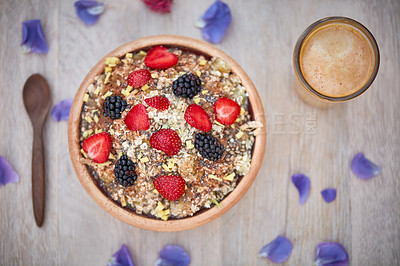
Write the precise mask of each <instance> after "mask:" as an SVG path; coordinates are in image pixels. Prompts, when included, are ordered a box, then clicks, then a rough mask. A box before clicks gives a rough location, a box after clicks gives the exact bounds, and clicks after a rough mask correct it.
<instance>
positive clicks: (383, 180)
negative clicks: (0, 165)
mask: <svg viewBox="0 0 400 266" xmlns="http://www.w3.org/2000/svg"><path fill="white" fill-rule="evenodd" d="M212 2H213V0H203V1H194V0H186V1H184V0H175V1H174V4H173V5H172V12H171V13H170V14H165V15H160V14H157V13H152V12H150V11H149V10H148V9H146V8H145V7H144V6H143V4H142V2H141V1H129V0H120V1H107V10H106V12H105V13H104V14H103V15H102V16H101V17H100V19H99V21H98V22H97V23H96V24H95V25H93V26H91V27H87V26H85V25H84V24H83V23H82V22H81V21H79V20H78V19H77V17H76V14H75V10H74V7H73V3H74V1H72V0H70V1H61V0H54V1H50V0H40V1H39V0H30V1H28V0H21V1H12V0H3V1H0V33H1V34H0V58H1V59H2V60H0V78H1V79H0V80H2V86H0V93H1V95H2V97H1V99H0V102H1V104H0V113H1V119H0V136H1V138H2V139H1V141H0V155H1V156H3V157H5V158H6V159H7V160H8V161H10V162H11V165H12V166H13V167H14V169H15V170H16V171H17V173H18V174H19V175H20V182H19V183H16V184H8V185H7V186H5V187H0V198H1V201H0V210H1V215H0V232H1V238H0V264H1V265H104V264H106V262H107V260H108V258H110V256H111V255H112V254H113V253H114V252H115V251H116V250H118V249H119V247H120V246H121V245H122V243H126V244H127V245H128V247H129V249H130V251H131V255H132V257H133V260H134V261H135V264H136V265H152V264H153V263H154V261H155V260H156V258H157V256H158V252H159V251H160V250H161V249H162V247H163V246H164V245H166V244H179V245H181V246H182V247H184V248H185V250H187V251H188V253H189V254H190V256H191V259H192V264H191V265H266V264H267V265H273V264H272V263H270V262H268V261H267V260H264V259H260V258H257V253H258V251H259V250H260V249H261V247H262V246H263V245H265V244H266V243H268V242H269V241H271V240H272V239H274V238H275V237H276V236H277V235H284V236H286V237H288V238H289V239H291V241H292V242H293V246H294V249H293V252H292V254H291V256H290V257H289V259H288V260H287V261H286V262H285V263H283V265H311V264H312V263H313V261H314V257H315V252H316V250H315V247H316V245H317V244H318V243H319V242H322V241H338V242H340V243H342V244H343V245H344V247H345V248H346V249H347V251H348V253H349V255H350V264H351V265H399V264H400V252H399V250H400V237H399V236H400V225H399V221H400V208H399V206H400V180H399V174H398V173H399V171H400V167H399V165H400V138H399V136H398V135H399V134H398V132H400V120H399V117H400V109H399V106H400V88H399V86H400V75H399V73H400V63H399V62H400V55H399V51H400V28H399V27H398V25H400V2H399V1H397V0H388V1H377V0H365V1H361V0H356V1H345V0H338V1H318V0H303V1H290V0H281V1H273V0H267V1H266V0H252V1H234V0H225V2H226V3H228V5H229V6H230V8H231V11H232V17H233V20H232V25H231V27H230V28H229V29H228V31H227V34H226V36H225V38H224V40H223V41H222V43H221V44H218V45H216V47H218V48H219V49H221V50H222V51H224V52H226V53H227V54H228V55H229V56H231V57H232V58H233V59H234V60H235V61H237V62H238V63H239V64H240V65H241V66H242V68H243V69H244V70H245V71H246V73H247V74H248V75H249V76H250V78H251V79H252V81H253V83H254V85H255V87H256V88H257V90H258V93H259V94H260V97H261V99H262V102H263V105H264V110H265V113H266V115H267V124H268V137H267V139H268V141H267V146H266V153H265V156H264V160H263V162H262V167H261V169H260V172H259V174H258V176H257V178H256V180H255V181H254V184H253V185H252V186H251V188H250V189H249V191H248V192H247V193H246V195H245V196H244V197H243V199H242V200H241V201H240V202H239V203H238V204H237V205H235V206H234V207H233V208H232V209H231V210H230V211H228V212H227V213H226V214H224V215H223V216H221V217H220V218H218V219H216V220H215V221H213V222H211V223H209V224H206V225H204V226H201V227H199V228H196V229H193V230H188V231H183V232H176V233H162V232H151V231H146V230H142V229H138V228H135V227H132V226H129V225H127V224H125V223H123V222H120V221H119V220H117V219H115V218H114V217H112V216H111V215H109V214H107V213H106V212H104V211H103V210H102V209H101V208H100V207H99V206H98V205H97V204H96V203H95V202H94V201H93V200H92V199H91V198H90V197H89V196H88V195H87V193H86V192H85V191H84V189H83V188H82V186H81V185H80V183H79V181H78V179H77V178H76V176H75V173H74V171H73V168H72V164H71V162H70V159H69V154H68V144H67V143H68V142H67V123H66V122H60V123H56V122H54V121H52V120H51V119H48V120H47V122H46V125H45V128H44V131H43V137H44V140H45V147H44V149H45V153H44V154H45V159H46V161H47V162H49V163H48V164H47V165H46V172H47V176H48V177H49V178H47V180H46V187H47V190H46V192H47V195H46V203H47V206H46V220H45V222H44V224H43V226H42V227H41V228H37V226H36V225H35V222H34V218H33V216H32V215H31V197H32V195H31V192H30V189H31V187H30V176H31V170H30V169H31V166H30V160H31V148H30V147H31V143H32V136H33V134H32V133H33V132H32V129H31V126H30V123H29V118H28V116H27V115H26V114H25V111H24V107H23V102H22V96H21V95H22V87H23V84H24V82H25V80H26V79H27V78H28V77H29V76H30V75H31V74H32V73H42V74H43V75H44V76H45V77H46V78H47V79H48V81H49V85H50V87H51V93H52V97H53V103H57V102H58V101H60V100H63V99H66V98H72V97H73V96H74V95H75V93H76V90H77V88H78V87H79V85H80V83H81V82H82V80H83V78H84V77H85V76H86V74H87V73H88V72H89V70H90V69H91V68H92V67H93V66H94V64H95V63H96V62H97V61H98V60H99V59H100V58H101V57H102V56H103V55H105V54H106V53H107V52H109V51H110V50H112V49H114V48H116V47H118V46H120V45H122V44H123V43H126V42H129V41H131V40H134V39H137V38H140V37H144V36H148V35H155V34H177V35H184V36H188V37H192V38H195V39H202V37H201V31H200V30H199V29H197V28H195V27H194V22H195V20H196V19H197V18H198V17H200V16H201V15H202V13H203V12H204V11H205V10H206V8H207V7H208V6H209V5H210V4H211V3H212ZM334 15H338V16H346V17H350V18H353V19H355V20H357V21H360V22H361V23H362V24H364V25H365V26H366V27H367V28H368V29H369V30H370V31H371V32H372V33H373V34H374V36H375V38H376V40H377V42H378V45H379V48H380V52H381V66H380V70H379V73H378V76H377V78H376V80H375V82H374V83H373V85H372V86H371V88H369V89H368V91H367V92H366V93H364V94H363V95H361V96H360V97H358V98H357V99H355V100H353V101H351V102H348V103H345V104H342V105H339V106H334V107H331V108H326V109H318V108H315V107H312V106H310V105H307V104H305V103H304V102H303V101H302V100H301V99H300V98H299V97H298V95H297V94H296V93H295V89H294V88H295V81H296V76H295V74H294V71H293V64H292V54H293V48H294V45H295V43H296V40H297V38H298V36H299V35H300V34H301V33H302V32H303V30H304V29H305V28H306V27H307V26H309V25H310V24H311V23H312V22H314V21H316V20H318V19H320V18H323V17H328V16H334ZM27 19H41V21H42V25H43V29H44V33H45V35H46V38H47V40H48V43H49V46H50V51H49V53H48V54H47V55H23V54H22V49H21V48H20V46H19V44H20V42H21V22H22V21H24V20H27ZM357 152H364V153H365V155H366V156H367V157H368V158H369V159H371V160H372V161H374V162H375V163H377V164H378V165H381V166H382V167H383V172H382V174H381V175H379V176H377V177H375V178H373V179H371V180H368V181H364V180H360V179H358V178H357V177H355V176H354V174H352V172H351V171H350V161H351V159H352V157H353V156H354V154H356V153H357ZM296 172H303V173H305V174H307V175H308V176H309V177H310V179H311V193H310V197H309V199H308V200H307V202H306V203H305V204H304V205H302V206H300V205H299V203H298V193H297V191H296V189H295V188H294V186H293V184H292V183H291V181H290V177H291V175H292V174H294V173H296ZM327 187H333V188H336V189H337V190H338V195H337V198H336V200H335V201H334V202H332V203H330V204H326V203H325V202H324V201H323V200H322V197H321V195H320V191H321V190H322V189H324V188H327Z"/></svg>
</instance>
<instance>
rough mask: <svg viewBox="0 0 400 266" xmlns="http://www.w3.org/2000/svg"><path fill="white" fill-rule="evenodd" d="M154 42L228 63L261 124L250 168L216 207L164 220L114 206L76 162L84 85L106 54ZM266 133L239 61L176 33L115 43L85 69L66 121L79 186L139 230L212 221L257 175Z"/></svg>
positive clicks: (121, 53)
mask: <svg viewBox="0 0 400 266" xmlns="http://www.w3.org/2000/svg"><path fill="white" fill-rule="evenodd" d="M157 45H164V46H167V47H178V48H181V49H185V50H189V51H192V52H195V53H198V54H202V55H205V56H209V57H219V58H221V59H223V60H224V61H226V62H227V63H228V64H229V65H230V66H231V69H232V72H234V73H236V74H237V75H238V76H239V77H240V79H241V81H242V82H241V84H242V85H243V86H244V87H245V88H246V90H247V92H248V97H249V101H250V103H251V106H252V109H253V118H254V120H255V121H259V122H261V123H262V124H263V127H262V128H261V131H260V132H259V134H258V135H257V136H256V137H255V143H254V144H253V147H254V151H253V157H252V162H251V167H250V171H249V172H248V173H247V174H246V175H245V176H243V178H242V180H241V181H240V182H239V184H238V185H237V186H236V187H235V189H234V190H233V191H232V192H231V193H229V194H228V195H227V196H226V197H225V198H224V199H223V200H222V201H221V202H220V207H219V208H218V207H217V206H214V207H212V208H210V209H207V210H205V211H203V212H201V213H198V214H195V215H194V216H191V217H186V218H182V219H176V220H173V219H172V220H167V221H163V220H158V219H154V218H148V217H146V216H144V215H139V214H136V213H135V212H134V211H132V210H129V209H127V208H124V207H121V206H120V205H118V204H117V203H116V202H114V201H113V200H112V199H111V198H109V197H108V196H106V195H105V194H104V193H103V192H102V191H101V190H100V189H99V187H98V185H97V184H96V181H95V180H94V179H93V178H92V176H91V175H90V173H89V171H88V169H87V167H86V165H84V164H82V163H80V161H79V159H80V158H81V152H80V150H81V146H80V143H79V134H80V130H79V128H80V126H79V125H80V114H81V110H82V105H83V101H82V98H83V95H84V94H85V92H86V88H87V87H88V86H89V85H90V84H92V83H93V82H94V78H95V77H96V76H98V75H99V74H101V73H102V72H103V71H104V61H105V59H106V58H107V57H118V58H121V57H123V56H124V55H125V54H126V53H128V52H135V51H139V50H148V49H149V48H150V47H152V46H157ZM266 135H267V128H266V120H265V113H264V109H263V105H262V102H261V99H260V97H259V95H258V93H257V90H256V88H255V87H254V85H253V83H252V81H251V80H250V78H249V76H248V75H247V74H246V73H245V72H244V70H243V69H242V68H241V67H240V66H239V64H238V63H236V62H235V61H234V60H233V59H232V58H231V57H230V56H228V55H227V54H225V53H224V52H222V51H221V50H219V49H218V48H216V47H214V46H212V45H210V44H208V43H206V42H203V41H200V40H197V39H192V38H189V37H184V36H179V35H153V36H148V37H143V38H140V39H136V40H133V41H130V42H128V43H125V44H123V45H121V46H119V47H118V48H116V49H114V50H112V51H111V52H110V53H108V54H107V55H105V56H104V57H103V58H101V59H100V60H99V61H98V62H97V64H96V65H95V66H94V67H93V68H92V69H91V70H90V71H89V73H88V74H87V75H86V77H85V78H84V80H83V81H82V83H81V85H80V86H79V89H78V91H77V92H76V95H75V97H74V100H73V103H72V107H71V111H70V116H69V120H68V147H69V153H70V157H71V161H72V165H73V168H74V170H75V173H76V175H77V177H78V179H79V181H80V183H81V185H82V186H83V188H84V189H85V190H86V192H87V193H88V194H89V195H90V197H91V198H92V199H93V200H94V201H95V202H96V203H97V204H98V205H99V206H100V207H102V208H103V209H104V210H105V211H106V212H107V213H109V214H111V215H112V216H114V217H115V218H117V219H119V220H121V221H123V222H125V223H127V224H130V225H132V226H135V227H139V228H142V229H147V230H152V231H163V232H174V231H183V230H188V229H193V228H196V227H199V226H201V225H204V224H206V223H208V222H211V221H213V220H215V219H216V218H218V217H220V216H221V215H222V214H224V213H225V212H227V211H228V210H229V209H231V208H232V207H233V206H234V205H235V204H236V203H237V202H238V201H239V200H240V199H241V198H242V197H243V196H244V194H245V193H246V192H247V190H248V189H249V188H250V186H251V185H252V183H253V182H254V179H255V177H256V176H257V173H258V171H259V169H260V167H261V165H262V161H263V157H264V152H265V146H266Z"/></svg>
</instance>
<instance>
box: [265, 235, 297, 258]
mask: <svg viewBox="0 0 400 266" xmlns="http://www.w3.org/2000/svg"><path fill="white" fill-rule="evenodd" d="M292 249H293V245H292V242H290V240H289V239H287V238H286V237H283V236H278V237H277V238H275V239H274V240H273V241H272V242H271V243H269V244H267V245H265V246H264V247H263V248H262V249H261V250H260V251H259V252H258V256H259V257H261V258H268V259H270V260H271V261H272V262H274V263H282V262H284V261H285V260H287V259H288V258H289V256H290V254H291V253H292Z"/></svg>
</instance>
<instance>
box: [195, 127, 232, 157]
mask: <svg viewBox="0 0 400 266" xmlns="http://www.w3.org/2000/svg"><path fill="white" fill-rule="evenodd" d="M194 147H195V148H196V149H197V150H198V151H199V152H200V154H201V156H203V157H204V158H207V159H210V160H212V161H214V162H216V161H218V160H219V159H220V158H221V157H222V155H223V154H224V150H225V148H224V146H223V145H222V144H221V143H220V142H219V141H218V139H216V138H214V137H213V136H211V135H210V134H205V133H197V134H196V136H195V141H194Z"/></svg>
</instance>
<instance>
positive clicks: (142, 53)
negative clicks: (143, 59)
mask: <svg viewBox="0 0 400 266" xmlns="http://www.w3.org/2000/svg"><path fill="white" fill-rule="evenodd" d="M139 54H140V55H147V53H146V52H145V51H142V50H141V51H140V52H139Z"/></svg>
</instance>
